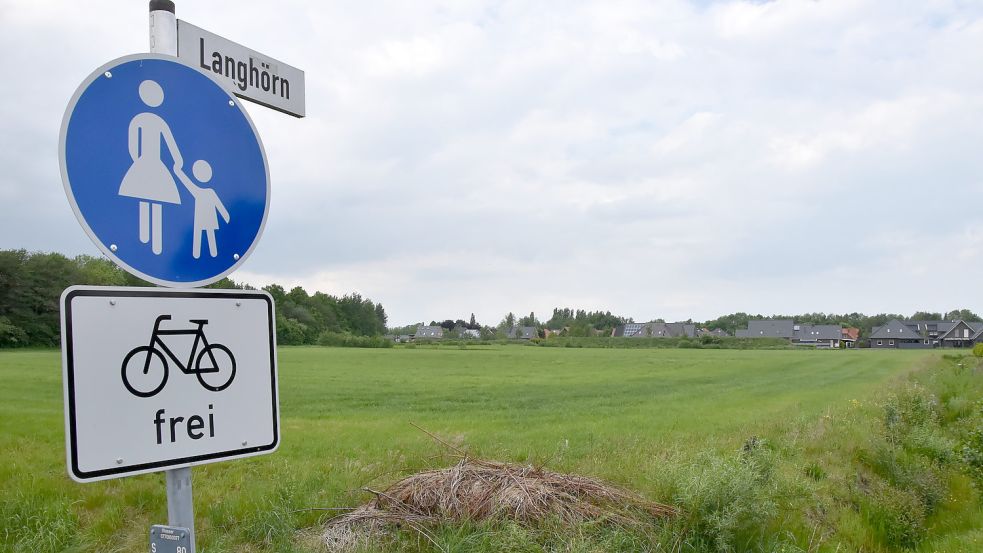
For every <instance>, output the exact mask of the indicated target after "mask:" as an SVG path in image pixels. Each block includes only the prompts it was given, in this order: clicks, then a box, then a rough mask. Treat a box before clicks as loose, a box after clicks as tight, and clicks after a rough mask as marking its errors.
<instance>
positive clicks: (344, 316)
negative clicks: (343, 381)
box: [0, 250, 386, 347]
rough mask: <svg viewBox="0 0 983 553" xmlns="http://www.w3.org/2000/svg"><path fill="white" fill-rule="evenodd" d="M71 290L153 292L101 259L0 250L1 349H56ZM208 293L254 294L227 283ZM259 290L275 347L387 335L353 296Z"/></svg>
mask: <svg viewBox="0 0 983 553" xmlns="http://www.w3.org/2000/svg"><path fill="white" fill-rule="evenodd" d="M76 284H82V285H92V286H153V285H152V284H150V283H147V282H145V281H143V280H141V279H139V278H137V277H135V276H133V275H131V274H129V273H127V272H126V271H124V270H122V269H120V268H119V267H117V266H116V265H114V264H113V263H112V262H110V261H109V260H108V259H105V258H102V257H93V256H89V255H80V256H77V257H74V258H69V257H66V256H64V255H62V254H60V253H42V252H28V251H26V250H0V347H24V346H41V347H50V346H57V345H58V344H59V343H60V340H61V336H60V327H61V323H60V317H59V309H60V306H59V297H60V296H61V293H62V291H64V290H65V288H68V287H69V286H72V285H76ZM207 288H224V289H239V290H253V289H254V288H253V287H251V286H249V285H248V284H245V283H239V282H236V281H234V280H232V279H229V278H223V279H222V280H220V281H218V282H216V283H214V284H211V285H209V286H207ZM263 290H265V291H267V292H268V293H269V294H270V295H271V296H273V299H274V301H275V302H276V326H277V342H278V343H279V344H285V345H296V344H316V343H334V342H336V341H338V340H343V339H344V338H345V337H348V336H355V337H360V336H381V335H382V334H383V333H384V332H385V329H386V311H385V309H384V308H383V307H382V304H381V303H378V304H377V303H374V302H372V301H371V300H369V299H367V298H363V297H362V296H360V295H359V294H356V293H352V294H348V295H345V296H341V297H336V296H332V295H330V294H325V293H322V292H315V293H314V294H308V293H307V292H306V291H305V290H304V289H303V288H301V287H300V286H297V287H294V288H292V289H291V290H290V291H289V292H288V291H286V290H285V289H284V288H283V287H282V286H280V285H278V284H273V285H270V286H266V287H264V288H263Z"/></svg>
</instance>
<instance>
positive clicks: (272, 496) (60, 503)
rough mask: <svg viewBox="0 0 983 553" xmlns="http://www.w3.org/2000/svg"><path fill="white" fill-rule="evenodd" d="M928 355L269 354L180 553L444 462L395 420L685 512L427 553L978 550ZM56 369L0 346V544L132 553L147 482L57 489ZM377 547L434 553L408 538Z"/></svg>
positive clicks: (452, 532) (161, 512)
mask: <svg viewBox="0 0 983 553" xmlns="http://www.w3.org/2000/svg"><path fill="white" fill-rule="evenodd" d="M938 357H939V355H938V353H918V352H887V351H877V352H872V351H855V352H829V351H724V350H720V351H694V350H593V349H575V350H571V349H566V348H563V349H554V348H532V347H492V348H487V349H482V348H468V349H447V348H443V349H431V348H425V347H424V348H417V349H412V350H410V349H402V348H396V349H385V350H360V349H334V348H282V350H281V354H280V374H281V398H282V400H281V409H282V416H283V422H282V431H283V442H282V446H281V449H280V451H279V452H277V453H275V454H273V455H269V456H266V457H260V458H256V459H251V460H243V461H234V462H228V463H217V464H213V465H208V466H203V467H198V468H196V469H195V500H196V515H197V529H198V534H199V551H202V552H217V551H242V550H251V551H252V550H258V551H312V550H315V549H314V548H313V546H312V545H311V543H310V542H309V541H308V540H307V539H306V538H305V536H304V532H303V531H302V532H299V533H298V532H297V530H304V529H309V528H313V527H316V526H317V525H318V524H319V522H320V521H322V520H323V519H324V518H325V517H326V516H329V515H330V512H326V511H315V510H305V509H306V508H309V507H339V506H352V505H356V504H358V503H361V502H363V501H365V500H366V499H367V497H366V494H364V493H363V492H360V491H358V490H359V489H360V488H361V487H362V486H365V485H368V484H371V485H372V486H373V487H376V488H378V487H384V486H385V484H387V483H389V482H392V481H393V480H395V479H397V478H398V477H399V476H400V475H402V474H405V473H406V472H409V471H414V470H418V469H421V468H426V467H431V466H439V465H446V464H449V463H451V462H453V459H449V458H447V457H446V456H444V457H443V458H440V455H441V454H442V453H444V450H443V449H442V448H441V446H439V445H436V444H435V443H434V442H433V441H432V440H431V439H430V438H428V437H427V436H425V435H423V434H422V433H420V432H419V431H417V430H415V429H414V428H412V427H411V426H410V425H409V424H408V423H409V422H415V423H417V424H419V425H420V426H422V427H424V428H427V429H429V430H431V431H434V432H436V433H438V434H439V435H441V436H442V437H444V438H446V439H448V440H450V441H452V442H454V443H456V444H462V445H464V446H465V447H467V449H468V450H469V451H470V452H471V453H472V454H475V455H478V456H482V457H487V458H493V459H499V460H505V461H516V462H529V463H545V464H546V465H547V466H548V467H549V468H551V469H553V470H558V471H569V472H578V473H584V474H589V475H593V476H598V477H601V478H604V479H607V480H609V481H612V482H614V483H617V484H621V485H624V486H626V487H629V488H631V489H634V490H636V491H638V492H640V493H642V494H644V495H645V496H647V497H649V498H651V499H655V500H660V501H664V502H668V503H672V504H675V505H678V506H681V507H682V508H683V509H685V511H686V515H685V516H684V517H682V518H681V519H679V520H677V521H675V522H673V523H670V524H669V525H667V526H662V527H659V526H658V525H653V526H652V528H649V529H636V530H632V531H625V530H617V529H610V528H606V527H605V526H603V525H585V526H584V527H582V528H576V529H573V530H567V529H558V528H552V527H550V526H549V525H548V524H546V525H544V526H543V527H542V528H534V529H529V528H521V527H518V526H515V525H509V524H497V525H472V526H468V527H464V528H461V527H455V526H447V527H444V528H438V529H435V530H434V536H435V537H436V539H437V541H438V542H439V543H440V544H441V546H442V547H445V548H447V549H449V550H454V551H501V550H512V551H539V550H544V549H545V550H564V551H566V550H583V551H609V550H622V551H635V550H645V549H649V550H665V551H668V550H677V551H715V550H719V549H721V548H732V549H734V550H737V551H744V550H750V551H800V550H801V551H831V552H832V551H836V550H837V548H838V550H839V551H860V550H864V551H893V550H902V548H904V547H917V548H920V549H921V550H923V551H946V552H952V553H956V552H958V551H966V552H969V551H978V550H983V547H978V545H979V544H980V543H983V542H981V541H980V540H983V532H981V531H980V530H978V528H980V526H981V524H980V523H981V522H983V515H981V513H980V511H979V501H978V497H977V493H976V492H975V490H974V488H973V487H972V486H971V485H970V483H971V478H970V477H969V476H963V475H962V473H961V472H960V469H962V468H964V467H965V463H963V462H962V461H961V459H962V458H963V456H962V455H961V453H960V452H961V451H962V450H961V449H960V447H961V440H963V439H968V438H970V437H971V434H970V433H971V430H972V429H973V428H974V425H977V424H979V421H980V419H981V414H980V407H979V405H978V404H977V403H976V402H977V401H978V400H979V399H980V398H981V397H983V385H981V384H980V383H979V382H978V380H979V376H980V375H979V374H977V373H976V371H975V369H970V368H966V367H964V368H959V367H957V366H956V362H955V361H945V362H942V363H941V364H940V363H938V362H937V359H938ZM967 362H968V361H967ZM58 365H59V356H58V354H57V352H54V351H6V352H0V381H2V382H3V386H2V387H0V451H3V452H4V453H3V454H2V456H0V489H3V490H4V492H3V498H2V500H0V525H2V526H0V548H4V549H10V550H13V551H31V552H35V551H97V550H98V551H105V550H111V551H142V550H144V549H145V548H146V543H147V531H148V526H149V525H150V524H152V523H161V522H165V521H166V509H165V497H164V486H163V476H162V475H147V476H139V477H133V478H126V479H121V480H117V481H110V482H101V483H93V484H86V485H79V484H75V483H74V482H71V481H70V480H69V479H68V477H67V476H66V475H65V468H64V463H65V461H64V445H63V439H64V438H63V421H62V408H61V382H60V368H59V366H58ZM912 371H914V373H913V374H914V376H910V377H909V376H907V375H908V374H909V373H912ZM911 378H914V379H915V380H918V381H921V382H922V384H920V385H919V386H918V387H912V385H911V384H908V383H907V382H908V380H909V379H911ZM899 387H900V388H899ZM891 389H901V390H902V391H903V392H904V393H902V394H901V396H899V397H894V398H893V399H892V398H891V395H890V392H889V391H888V390H891ZM933 392H934V393H936V394H937V395H936V396H935V397H936V399H937V400H938V401H937V402H935V403H933V401H932V397H933V396H932V393H933ZM886 409H887V410H886ZM891 409H893V411H892V410H891ZM885 412H890V413H893V415H892V418H890V420H891V421H892V422H891V423H890V424H885V417H884V413H885ZM971 443H972V442H971ZM979 445H980V455H981V459H983V443H980V444H979ZM435 456H437V457H436V458H435ZM981 466H983V463H981ZM376 545H378V544H376ZM384 545H385V548H386V549H387V550H393V551H395V550H405V551H418V550H434V549H435V548H434V547H433V545H432V544H430V542H428V541H427V540H425V539H423V538H421V537H420V536H418V535H416V534H414V533H412V532H410V533H405V534H402V535H400V536H399V537H398V538H397V539H395V540H394V541H393V542H391V543H387V544H384ZM106 546H110V547H109V549H106ZM373 547H375V546H373Z"/></svg>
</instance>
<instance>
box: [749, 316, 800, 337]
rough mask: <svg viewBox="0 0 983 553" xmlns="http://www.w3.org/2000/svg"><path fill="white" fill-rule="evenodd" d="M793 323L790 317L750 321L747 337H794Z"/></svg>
mask: <svg viewBox="0 0 983 553" xmlns="http://www.w3.org/2000/svg"><path fill="white" fill-rule="evenodd" d="M793 326H794V325H793V323H792V321H791V320H789V319H761V320H757V321H748V323H747V337H749V338H790V339H791V338H792V337H793V335H794V331H793V330H792V327H793Z"/></svg>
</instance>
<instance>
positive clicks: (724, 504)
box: [676, 448, 778, 551]
mask: <svg viewBox="0 0 983 553" xmlns="http://www.w3.org/2000/svg"><path fill="white" fill-rule="evenodd" d="M771 473H772V469H771V466H770V452H768V451H766V450H765V449H764V448H755V449H754V450H752V451H747V450H745V451H743V452H742V453H741V454H740V455H738V456H733V457H729V458H722V457H719V456H716V455H711V454H705V455H703V456H702V457H701V458H700V459H699V460H698V461H697V463H696V465H694V466H693V474H692V475H691V476H690V478H688V479H686V480H684V481H683V483H682V485H681V487H680V489H679V490H678V492H677V493H676V503H677V504H679V505H680V506H681V507H682V510H683V512H684V513H685V514H684V515H683V520H681V521H680V523H681V524H682V527H683V528H684V529H687V533H688V534H689V535H688V536H687V541H688V542H690V543H694V542H695V543H698V544H700V545H702V546H703V548H705V549H706V550H712V551H733V550H735V548H736V547H737V546H738V544H741V543H747V542H749V541H752V540H757V539H760V538H762V537H763V536H764V535H765V533H766V531H767V527H768V525H769V524H770V523H771V521H772V519H773V518H774V517H775V516H776V514H777V512H778V504H777V501H776V499H775V495H776V492H775V486H774V485H773V483H772V480H771ZM701 550H702V549H701Z"/></svg>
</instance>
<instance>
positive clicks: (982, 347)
mask: <svg viewBox="0 0 983 553" xmlns="http://www.w3.org/2000/svg"><path fill="white" fill-rule="evenodd" d="M973 355H975V356H976V357H983V342H980V343H979V344H976V345H975V346H973Z"/></svg>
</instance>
